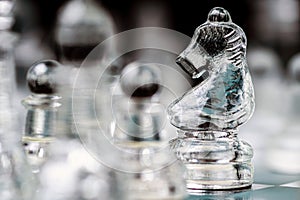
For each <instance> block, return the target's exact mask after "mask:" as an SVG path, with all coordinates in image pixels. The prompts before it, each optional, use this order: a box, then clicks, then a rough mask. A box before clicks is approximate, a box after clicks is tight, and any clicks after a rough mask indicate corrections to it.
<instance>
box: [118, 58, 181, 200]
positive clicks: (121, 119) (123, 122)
mask: <svg viewBox="0 0 300 200" xmlns="http://www.w3.org/2000/svg"><path fill="white" fill-rule="evenodd" d="M159 83H160V74H159V68H158V67H156V66H155V65H153V64H142V63H136V62H134V63H130V64H128V65H127V66H126V67H125V69H124V70H123V72H122V74H121V78H120V87H121V89H122V91H123V92H124V96H123V97H120V98H118V100H117V101H116V102H114V105H113V107H114V108H115V113H114V114H115V117H116V130H115V134H114V135H113V139H114V141H113V142H114V144H115V145H116V146H117V147H118V148H120V150H121V161H120V163H121V165H122V166H121V168H120V169H121V170H120V172H118V177H119V179H120V180H121V181H120V183H121V184H122V185H123V186H124V188H123V190H124V194H125V196H126V199H184V197H185V195H186V193H185V190H186V188H185V182H184V180H183V177H182V174H183V165H182V164H181V163H180V162H179V161H178V160H177V159H176V157H175V156H174V155H173V153H172V152H170V149H169V146H168V141H167V140H165V136H164V134H163V121H164V119H163V117H162V116H163V112H164V109H163V108H162V106H161V104H160V103H159V99H158V93H159V91H160V85H159ZM119 179H118V180H119Z"/></svg>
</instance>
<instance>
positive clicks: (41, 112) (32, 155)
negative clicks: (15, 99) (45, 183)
mask: <svg viewBox="0 0 300 200" xmlns="http://www.w3.org/2000/svg"><path fill="white" fill-rule="evenodd" d="M59 67H62V66H61V65H60V64H59V63H58V62H56V61H54V60H44V61H40V62H37V63H35V64H33V65H32V66H31V68H30V69H29V70H28V73H27V83H28V87H29V89H30V91H31V95H29V96H28V97H27V98H25V99H24V100H23V101H22V103H23V105H24V106H25V108H26V109H27V116H26V125H25V133H24V135H23V137H22V143H23V147H24V149H25V153H26V154H27V159H28V162H29V164H30V165H31V167H32V172H34V173H38V172H39V170H40V167H41V165H42V164H43V163H44V162H45V161H46V159H47V158H48V156H49V145H50V143H51V142H52V141H53V140H54V138H55V135H56V134H57V133H56V132H57V130H56V120H57V119H56V118H57V112H56V111H57V108H58V107H59V106H60V103H59V102H58V100H59V99H60V97H59V96H58V95H57V94H56V92H57V84H58V81H57V77H56V76H57V75H56V74H57V71H58V68H59Z"/></svg>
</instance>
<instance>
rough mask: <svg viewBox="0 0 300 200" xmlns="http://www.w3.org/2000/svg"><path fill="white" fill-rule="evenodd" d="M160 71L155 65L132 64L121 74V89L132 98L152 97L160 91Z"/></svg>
mask: <svg viewBox="0 0 300 200" xmlns="http://www.w3.org/2000/svg"><path fill="white" fill-rule="evenodd" d="M160 80H161V78H160V70H159V68H158V67H157V66H156V65H153V64H142V63H137V62H134V63H130V64H129V65H127V66H126V67H125V69H124V70H123V72H122V74H121V80H120V81H121V88H122V90H123V92H124V93H125V94H126V95H128V96H129V97H132V98H138V97H140V98H147V97H152V96H153V95H155V94H156V93H157V92H158V91H159V90H160Z"/></svg>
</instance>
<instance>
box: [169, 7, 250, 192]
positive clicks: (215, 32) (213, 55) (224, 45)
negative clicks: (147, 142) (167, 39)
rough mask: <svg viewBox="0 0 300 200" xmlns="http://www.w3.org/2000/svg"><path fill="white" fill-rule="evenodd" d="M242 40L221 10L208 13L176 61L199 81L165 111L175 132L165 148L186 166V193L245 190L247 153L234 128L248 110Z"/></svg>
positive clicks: (248, 180) (247, 80)
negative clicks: (169, 147)
mask: <svg viewBox="0 0 300 200" xmlns="http://www.w3.org/2000/svg"><path fill="white" fill-rule="evenodd" d="M246 45H247V44H246V36H245V33H244V32H243V30H242V29H241V28H240V27H239V26H237V25H236V24H234V23H233V22H232V21H231V17H230V14H229V13H228V12H227V11H226V10H225V9H223V8H218V7H216V8H213V9H212V10H211V11H210V13H209V14H208V19H207V21H206V22H205V23H204V24H202V25H200V26H199V27H198V28H197V29H196V31H195V33H194V36H193V38H192V41H191V43H190V44H189V46H188V47H187V48H186V49H185V50H184V51H183V52H182V53H181V54H180V55H179V56H178V58H177V60H176V62H177V64H179V65H180V66H181V68H182V69H183V70H184V71H186V72H187V73H188V74H189V75H190V76H191V77H192V78H199V77H202V78H203V79H204V80H203V81H202V82H201V83H199V84H198V85H197V86H195V87H193V88H192V89H191V90H190V91H188V92H186V93H185V94H184V95H183V96H182V97H180V98H178V99H176V100H175V101H174V102H173V103H172V104H170V106H169V107H168V115H169V118H170V122H171V124H172V125H174V126H175V127H177V128H178V129H179V132H178V133H179V135H178V138H177V139H174V140H172V141H171V142H170V144H171V148H172V149H173V150H174V151H175V153H176V155H177V156H178V157H179V159H180V160H182V161H183V162H184V164H185V166H186V167H187V173H186V175H185V178H186V180H187V188H188V191H189V192H192V193H193V192H200V193H201V192H203V191H201V190H220V189H221V190H222V189H237V188H244V187H249V186H250V185H251V184H252V182H253V169H252V164H251V158H252V157H253V154H252V148H251V146H250V145H249V144H247V143H246V142H243V141H240V140H239V139H238V138H237V129H238V127H239V126H240V125H242V124H244V123H246V122H247V121H248V120H249V118H250V117H251V115H252V113H253V111H254V105H255V104H254V90H253V85H252V81H251V76H250V73H249V70H248V66H247V62H246Z"/></svg>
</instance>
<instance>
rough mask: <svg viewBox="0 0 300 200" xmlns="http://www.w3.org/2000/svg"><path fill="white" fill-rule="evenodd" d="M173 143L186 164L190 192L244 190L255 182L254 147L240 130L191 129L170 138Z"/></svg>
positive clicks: (176, 151) (178, 155)
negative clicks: (240, 133)
mask: <svg viewBox="0 0 300 200" xmlns="http://www.w3.org/2000/svg"><path fill="white" fill-rule="evenodd" d="M195 135H196V136H195ZM170 145H171V148H172V149H173V151H174V152H175V154H176V156H177V157H178V158H179V160H181V161H182V162H183V163H184V164H185V166H186V173H185V179H186V182H187V189H188V192H189V193H197V194H209V193H213V191H214V192H217V193H220V192H221V191H223V192H228V191H231V190H233V191H236V190H243V189H245V188H250V187H251V185H252V183H253V166H252V163H251V159H252V157H253V151H252V147H251V146H250V145H249V144H248V143H246V142H244V141H240V140H238V138H237V137H236V134H235V135H234V134H232V133H214V132H209V133H208V132H200V133H197V134H195V133H193V134H190V133H188V134H184V135H183V136H182V137H178V138H176V139H174V140H172V141H170ZM233 191H231V192H233Z"/></svg>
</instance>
